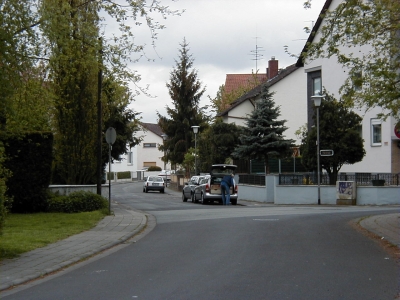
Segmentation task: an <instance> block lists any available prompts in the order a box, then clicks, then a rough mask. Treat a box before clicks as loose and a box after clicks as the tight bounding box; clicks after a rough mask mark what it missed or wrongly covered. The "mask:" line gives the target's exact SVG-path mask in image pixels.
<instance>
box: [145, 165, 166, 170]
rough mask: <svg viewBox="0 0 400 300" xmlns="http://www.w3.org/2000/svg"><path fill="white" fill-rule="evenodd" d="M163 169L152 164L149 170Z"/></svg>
mask: <svg viewBox="0 0 400 300" xmlns="http://www.w3.org/2000/svg"><path fill="white" fill-rule="evenodd" d="M161 170H162V169H161V168H160V167H158V166H151V167H149V169H148V170H147V171H161Z"/></svg>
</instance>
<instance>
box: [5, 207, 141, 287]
mask: <svg viewBox="0 0 400 300" xmlns="http://www.w3.org/2000/svg"><path fill="white" fill-rule="evenodd" d="M112 211H113V212H114V215H110V216H106V217H105V218H104V219H103V220H102V221H100V222H99V224H97V226H96V227H94V228H93V229H91V230H88V231H85V232H82V233H80V234H77V235H74V236H70V237H69V238H67V239H65V240H61V241H58V242H56V243H54V244H50V245H48V246H46V247H43V248H38V249H35V250H33V251H30V252H27V253H24V254H22V255H21V256H19V257H18V258H15V259H7V260H4V261H2V262H0V291H2V290H5V289H8V288H10V287H13V286H16V285H19V284H22V283H25V282H28V281H30V280H33V279H37V278H40V277H42V276H44V275H47V274H50V273H52V272H55V271H58V270H60V269H62V268H65V267H67V266H69V265H72V264H74V263H77V262H79V261H81V260H83V259H86V258H89V257H91V256H92V255H94V254H97V253H100V252H102V251H104V250H107V249H110V248H112V247H113V246H116V245H119V244H121V243H123V242H125V241H126V240H128V239H130V238H131V237H133V236H134V235H136V234H137V233H139V232H140V231H141V230H142V229H143V228H144V227H145V226H146V223H147V216H146V215H145V214H144V213H141V212H138V211H134V210H126V209H124V208H123V207H121V206H119V205H117V204H113V205H112Z"/></svg>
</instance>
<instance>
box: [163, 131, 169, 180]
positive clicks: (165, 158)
mask: <svg viewBox="0 0 400 300" xmlns="http://www.w3.org/2000/svg"><path fill="white" fill-rule="evenodd" d="M161 137H162V138H163V140H164V171H165V185H166V186H168V173H167V167H166V166H167V156H166V155H165V141H166V140H167V138H168V135H166V134H165V133H163V134H162V135H161Z"/></svg>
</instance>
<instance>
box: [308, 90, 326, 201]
mask: <svg viewBox="0 0 400 300" xmlns="http://www.w3.org/2000/svg"><path fill="white" fill-rule="evenodd" d="M322 98H323V96H321V95H315V96H311V99H313V100H314V106H315V107H316V108H317V167H318V170H317V178H318V205H320V204H321V176H320V169H321V168H320V163H319V157H320V154H319V107H320V106H321V102H322Z"/></svg>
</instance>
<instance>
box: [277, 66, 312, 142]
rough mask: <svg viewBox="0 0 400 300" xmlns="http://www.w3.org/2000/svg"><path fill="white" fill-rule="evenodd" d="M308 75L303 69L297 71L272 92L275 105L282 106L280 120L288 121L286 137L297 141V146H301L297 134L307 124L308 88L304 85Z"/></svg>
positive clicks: (280, 82) (278, 83)
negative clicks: (306, 101) (306, 103)
mask: <svg viewBox="0 0 400 300" xmlns="http://www.w3.org/2000/svg"><path fill="white" fill-rule="evenodd" d="M305 81H306V75H305V74H304V70H303V68H299V69H297V70H295V71H294V72H293V73H291V74H290V75H288V76H287V77H285V78H283V79H282V80H280V81H278V82H277V83H275V84H274V85H272V86H271V87H270V89H269V91H270V92H275V94H274V96H273V98H274V101H275V104H276V105H277V106H280V109H281V116H280V117H279V118H278V119H280V120H282V119H283V120H286V123H285V126H286V127H288V129H287V130H286V131H285V132H284V135H285V137H286V138H288V139H292V140H295V144H296V145H300V144H301V139H298V138H297V136H296V134H295V132H296V131H297V130H298V129H299V128H300V127H301V126H303V125H305V124H306V123H307V107H306V105H304V104H305V101H304V99H306V98H307V86H306V85H305V84H304V82H305Z"/></svg>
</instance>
